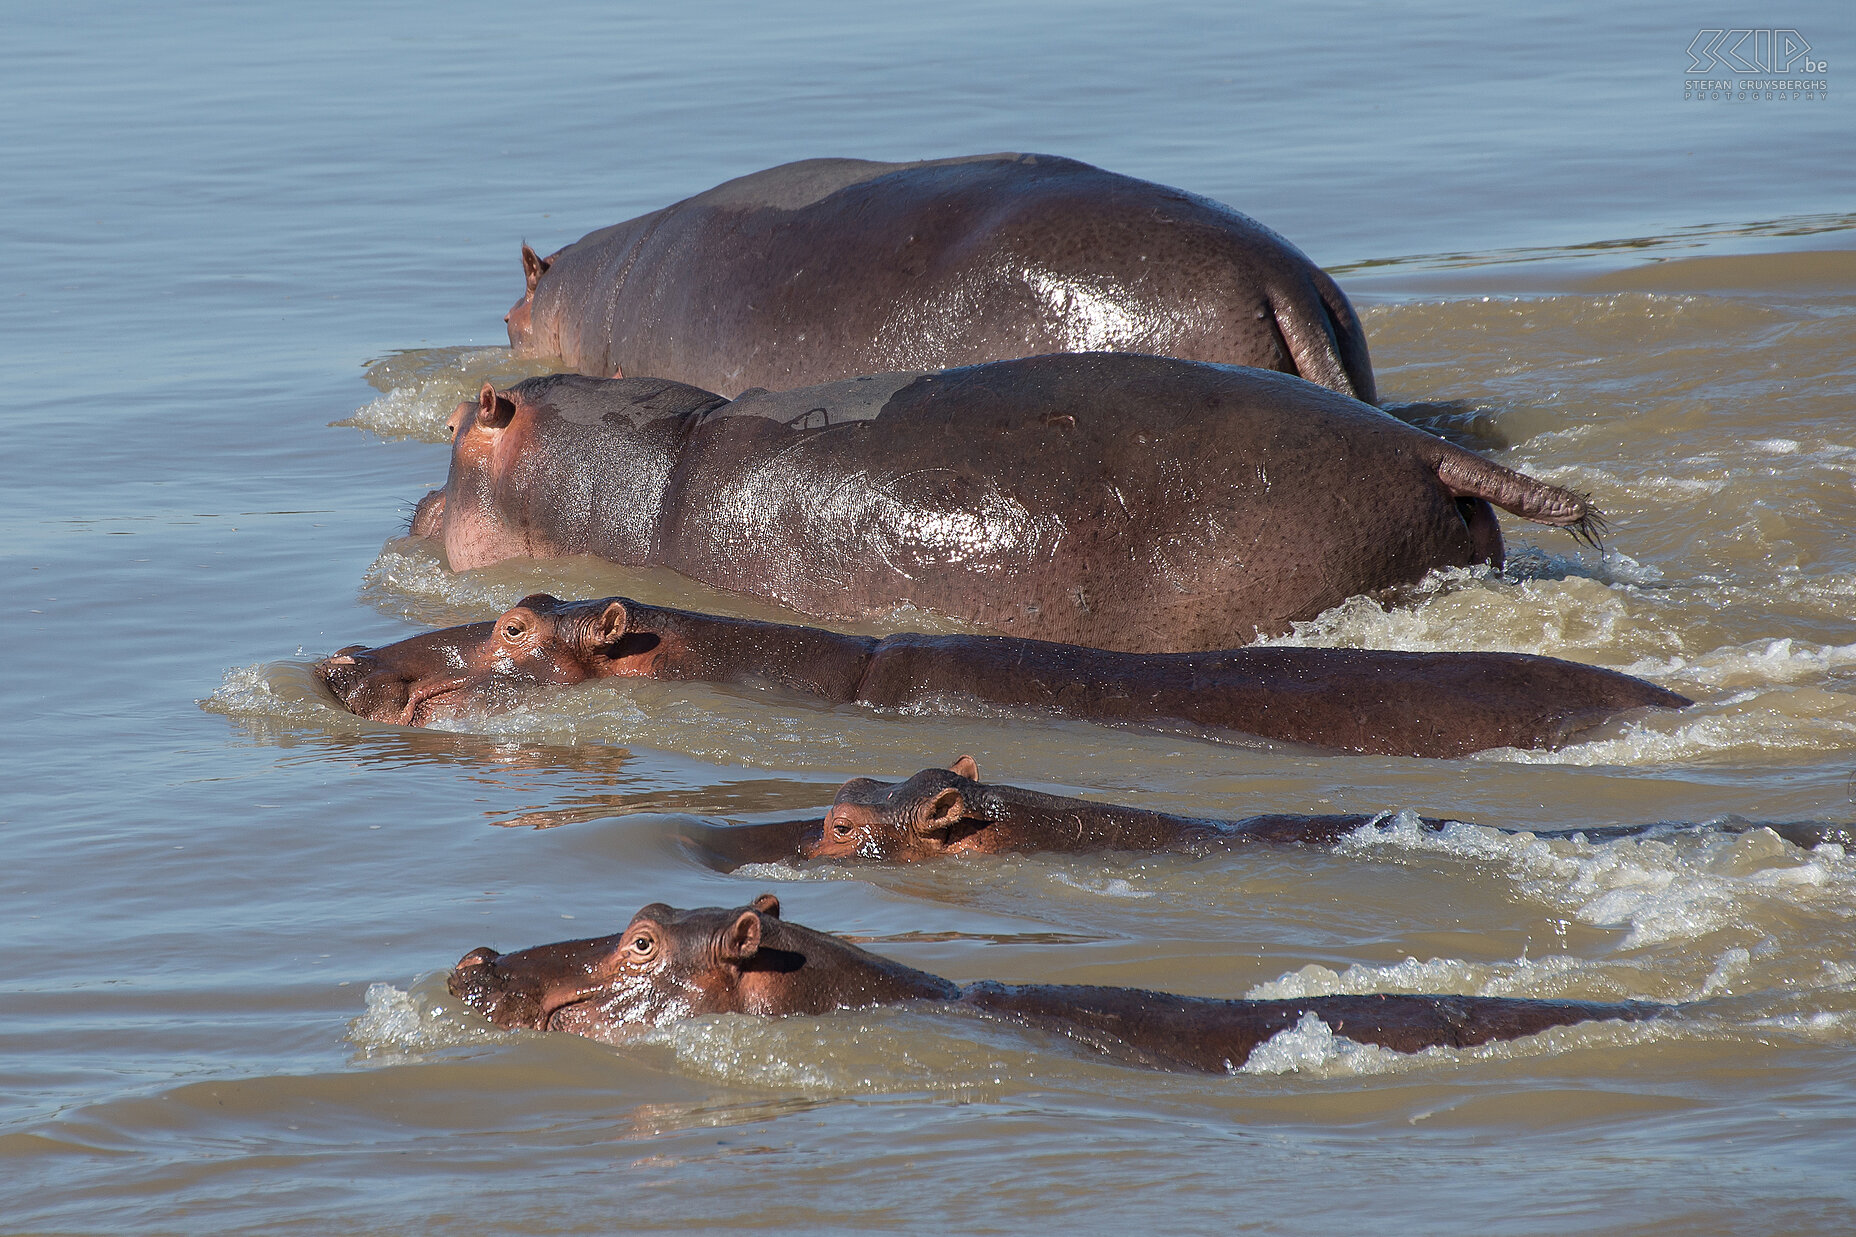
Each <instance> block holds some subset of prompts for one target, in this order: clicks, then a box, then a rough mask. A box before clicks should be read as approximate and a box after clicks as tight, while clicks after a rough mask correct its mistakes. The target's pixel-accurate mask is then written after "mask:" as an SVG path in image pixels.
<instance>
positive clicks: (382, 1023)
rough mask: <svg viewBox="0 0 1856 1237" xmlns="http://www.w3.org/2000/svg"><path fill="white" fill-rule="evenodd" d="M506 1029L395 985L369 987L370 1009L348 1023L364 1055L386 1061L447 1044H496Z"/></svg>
mask: <svg viewBox="0 0 1856 1237" xmlns="http://www.w3.org/2000/svg"><path fill="white" fill-rule="evenodd" d="M505 1034H506V1033H505V1032H502V1031H498V1030H496V1029H495V1028H494V1027H492V1026H490V1025H489V1024H487V1023H484V1022H481V1021H478V1020H476V1019H472V1020H469V1021H466V1020H465V1019H463V1018H460V1017H458V1016H457V1015H456V1014H455V1013H453V1012H452V1010H451V1009H450V1008H448V1007H447V1006H445V1005H444V1004H443V1003H442V1002H440V1001H439V1000H438V999H437V998H436V997H434V996H430V995H424V994H418V993H413V992H408V991H406V990H404V989H401V988H395V987H394V986H393V985H392V984H369V985H368V986H367V1009H366V1011H365V1012H363V1013H362V1014H361V1015H360V1016H359V1017H357V1018H355V1019H354V1020H353V1021H351V1022H350V1023H349V1024H348V1036H347V1038H348V1042H349V1043H351V1044H353V1045H354V1046H355V1049H356V1052H355V1056H356V1058H357V1059H358V1060H364V1061H370V1062H373V1063H375V1064H380V1065H400V1064H406V1063H411V1062H417V1061H422V1060H424V1059H425V1055H426V1054H427V1053H430V1052H434V1051H436V1050H438V1049H441V1048H456V1047H458V1046H460V1045H464V1044H487V1043H495V1042H496V1041H497V1040H498V1039H501V1038H502V1037H503V1036H504V1035H505Z"/></svg>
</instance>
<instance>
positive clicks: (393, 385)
mask: <svg viewBox="0 0 1856 1237" xmlns="http://www.w3.org/2000/svg"><path fill="white" fill-rule="evenodd" d="M559 368H560V366H559V364H558V363H557V362H554V361H549V360H546V359H543V358H538V357H518V356H516V354H515V353H514V352H513V351H511V350H510V349H508V348H495V347H486V348H478V347H458V348H418V349H412V350H409V351H405V352H396V353H393V354H392V355H391V356H388V357H385V358H383V359H382V360H378V361H374V362H372V363H371V364H369V366H368V370H367V380H368V382H369V383H371V384H373V386H374V387H375V388H376V389H378V390H380V391H381V392H382V394H381V396H380V397H379V398H378V399H375V400H371V401H370V402H368V403H366V404H363V405H361V407H359V408H357V409H356V410H355V412H354V415H353V416H351V417H348V418H347V419H345V420H342V421H336V422H334V424H336V425H339V426H347V427H351V428H354V429H362V430H367V431H368V432H370V433H373V434H378V435H379V436H380V437H382V438H417V439H421V440H423V441H425V442H445V441H447V439H448V435H447V434H446V433H445V421H446V419H447V418H448V417H450V415H451V410H452V409H453V408H455V407H457V405H458V404H459V403H460V402H461V401H463V400H466V399H473V398H475V397H476V394H477V392H478V390H479V388H481V387H482V386H483V384H484V383H486V382H490V383H494V384H495V385H496V386H498V387H504V386H509V385H511V384H513V383H516V382H519V381H521V380H522V379H524V378H531V377H534V376H535V375H537V374H548V373H553V372H554V371H555V370H557V369H559Z"/></svg>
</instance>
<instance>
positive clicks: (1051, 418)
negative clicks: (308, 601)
mask: <svg viewBox="0 0 1856 1237" xmlns="http://www.w3.org/2000/svg"><path fill="white" fill-rule="evenodd" d="M451 427H452V448H451V470H450V476H449V478H448V480H447V481H446V484H445V488H444V489H443V490H438V491H434V492H433V493H431V494H430V495H428V496H427V497H426V498H425V499H423V500H422V501H421V502H420V504H419V508H418V510H417V512H416V513H415V515H414V518H413V523H412V531H413V532H414V533H415V534H417V535H421V536H429V537H433V538H436V539H438V540H440V541H441V542H442V543H443V546H444V549H445V553H446V556H447V558H448V559H449V561H450V564H451V566H452V567H453V568H454V569H456V570H460V571H462V570H469V569H471V568H475V567H482V566H485V565H487V564H490V563H494V562H498V561H500V560H504V559H508V558H514V557H523V556H527V557H533V558H554V557H562V556H567V555H574V554H588V555H595V556H598V557H600V558H604V559H608V560H610V561H612V562H615V563H620V564H624V565H628V566H661V567H669V568H671V569H673V570H675V571H678V572H681V573H682V574H684V575H687V576H690V577H692V578H693V579H696V580H700V581H701V582H703V583H704V584H708V585H711V586H713V587H716V588H720V589H726V590H729V591H733V592H738V593H747V594H751V595H754V596H757V597H762V598H766V599H768V600H770V601H775V602H778V603H780V604H782V605H785V606H789V607H791V608H792V609H794V610H797V611H799V612H800V613H802V614H806V615H810V616H813V617H818V618H835V619H858V620H879V619H881V618H882V617H883V616H886V615H889V614H892V613H893V612H894V611H895V610H896V609H897V608H898V607H901V606H904V605H911V606H914V607H916V608H918V609H921V610H925V611H931V612H934V613H936V614H941V615H946V616H948V617H950V618H954V619H957V620H960V621H962V622H965V623H970V624H973V625H975V626H977V627H981V628H986V629H990V630H995V631H1000V632H1005V633H1009V634H1011V635H1018V636H1027V637H1032V638H1035V639H1041V640H1059V641H1064V642H1068V643H1072V644H1086V645H1091V646H1094V647H1097V648H1115V649H1128V650H1133V651H1139V652H1176V651H1181V650H1188V649H1215V648H1228V647H1230V646H1232V645H1237V644H1244V643H1247V642H1249V641H1251V640H1253V639H1255V638H1256V637H1257V636H1258V635H1264V636H1269V635H1277V634H1281V633H1282V632H1285V631H1287V630H1288V629H1289V626H1290V625H1291V624H1292V623H1294V622H1296V621H1297V620H1300V619H1307V618H1312V617H1314V616H1315V615H1317V614H1319V613H1321V612H1322V611H1323V610H1326V609H1328V608H1329V607H1331V606H1334V605H1337V604H1339V603H1340V602H1342V601H1344V600H1346V599H1347V598H1348V597H1351V596H1354V595H1355V594H1359V593H1382V592H1385V591H1387V590H1391V589H1394V588H1396V587H1397V586H1400V585H1405V584H1410V583H1413V582H1415V581H1417V580H1420V579H1422V578H1423V577H1424V575H1425V573H1426V572H1429V571H1431V570H1432V569H1434V568H1439V567H1452V566H1466V565H1468V564H1472V563H1481V562H1488V563H1495V564H1499V563H1500V562H1501V560H1502V535H1501V528H1500V526H1499V525H1498V523H1497V522H1496V519H1495V514H1494V512H1493V511H1491V510H1490V507H1489V504H1490V503H1494V504H1496V505H1497V506H1500V507H1502V508H1504V509H1505V510H1508V511H1511V512H1513V513H1515V514H1517V515H1521V516H1525V517H1526V518H1528V519H1531V520H1537V521H1540V522H1542V523H1546V524H1552V525H1560V526H1567V527H1570V528H1571V529H1572V530H1573V531H1574V533H1575V535H1586V536H1590V535H1591V534H1592V532H1593V530H1594V529H1595V528H1596V527H1597V526H1598V523H1599V517H1598V515H1597V512H1596V511H1595V510H1594V509H1593V508H1592V506H1591V504H1590V503H1588V502H1587V501H1586V500H1585V499H1583V498H1582V497H1580V496H1579V495H1577V494H1575V493H1573V492H1571V491H1569V490H1564V489H1560V488H1558V487H1555V486H1550V485H1547V484H1545V483H1543V482H1540V481H1536V480H1534V479H1533V478H1530V477H1526V476H1523V475H1521V474H1520V473H1517V472H1513V471H1511V470H1509V469H1506V468H1503V467H1501V466H1500V465H1498V464H1494V463H1491V462H1489V461H1488V460H1485V459H1483V458H1482V457H1481V456H1479V455H1476V454H1474V453H1472V452H1470V451H1466V450H1464V449H1463V448H1461V447H1458V446H1454V445H1452V444H1450V443H1447V442H1445V441H1443V440H1442V439H1440V438H1437V437H1435V436H1433V435H1431V434H1427V433H1425V432H1424V431H1422V430H1419V429H1415V428H1413V427H1412V426H1409V425H1406V424H1405V423H1403V422H1401V421H1398V420H1395V419H1394V418H1392V417H1390V416H1387V415H1386V414H1385V413H1382V412H1380V411H1379V410H1377V409H1375V408H1372V407H1370V406H1368V405H1366V404H1362V403H1360V402H1359V401H1358V400H1354V399H1349V398H1347V397H1346V396H1342V395H1336V394H1335V393H1334V392H1332V391H1327V390H1324V389H1322V388H1320V387H1317V386H1314V385H1313V384H1311V383H1307V382H1303V381H1302V380H1301V379H1299V378H1292V377H1289V376H1287V375H1284V374H1275V373H1270V372H1268V371H1265V370H1258V369H1244V368H1238V367H1232V366H1224V365H1209V364H1205V363H1202V362H1197V361H1181V360H1176V359H1172V358H1168V357H1153V356H1137V355H1132V354H1126V353H1084V354H1076V353H1068V354H1055V355H1050V356H1040V357H1031V358H1026V359H1021V360H1015V361H1000V362H996V363H993V364H990V365H976V366H971V367H968V368H965V369H956V370H949V371H946V372H944V373H937V374H884V375H877V376H868V377H865V378H859V379H852V380H849V381H846V382H842V383H835V384H831V385H828V386H823V387H814V388H808V389H806V390H803V391H788V392H783V393H779V394H771V393H767V392H755V393H750V394H748V395H744V396H742V397H741V398H739V399H736V400H734V401H733V402H726V401H723V400H722V399H721V398H720V397H719V396H715V395H711V394H710V393H709V392H707V391H701V390H698V389H696V388H694V387H688V386H683V385H680V384H677V383H672V382H666V381H663V380H660V379H647V378H627V379H597V378H586V377H581V376H578V375H551V376H548V377H543V378H531V379H529V380H528V381H526V382H523V383H520V384H518V385H516V386H515V387H512V388H511V389H509V390H508V391H505V392H501V393H499V392H497V391H496V390H495V389H494V388H492V387H490V386H488V385H486V386H485V387H484V388H483V390H482V391H481V392H480V394H479V397H478V400H477V401H476V402H475V403H471V402H469V401H466V402H465V403H463V404H460V405H459V406H458V410H457V412H456V413H454V414H453V419H452V422H451Z"/></svg>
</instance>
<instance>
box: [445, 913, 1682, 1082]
mask: <svg viewBox="0 0 1856 1237" xmlns="http://www.w3.org/2000/svg"><path fill="white" fill-rule="evenodd" d="M450 989H451V993H452V995H453V996H456V997H458V998H460V999H462V1000H463V1001H464V1002H465V1003H466V1004H468V1005H471V1006H472V1007H474V1008H475V1009H477V1010H478V1011H480V1012H481V1013H483V1014H485V1015H486V1016H488V1017H489V1019H490V1020H491V1021H492V1022H494V1023H495V1024H496V1025H497V1026H499V1027H503V1028H505V1029H507V1030H516V1029H526V1030H533V1031H571V1032H573V1033H574V1034H576V1035H584V1036H587V1037H588V1038H590V1039H598V1040H605V1041H608V1042H618V1041H620V1040H622V1039H624V1038H625V1036H626V1035H627V1033H628V1032H633V1031H636V1030H639V1029H642V1028H646V1027H656V1026H662V1025H664V1024H666V1023H668V1022H672V1021H675V1020H677V1019H680V1018H694V1017H700V1016H702V1015H704V1014H755V1015H759V1016H762V1017H782V1016H785V1015H789V1014H800V1015H811V1016H817V1015H820V1014H827V1013H830V1012H831V1011H833V1010H839V1009H864V1008H868V1007H870V1006H873V1005H894V1004H900V1003H902V1002H905V1001H937V1002H942V1003H945V1004H950V1005H959V1006H964V1007H966V1008H969V1009H973V1010H976V1011H979V1012H981V1013H984V1014H987V1015H990V1016H993V1017H997V1018H1000V1019H1004V1020H1007V1021H1011V1022H1016V1023H1020V1024H1023V1025H1028V1026H1032V1027H1036V1028H1039V1029H1042V1030H1048V1031H1053V1032H1056V1033H1059V1034H1063V1035H1067V1036H1070V1037H1071V1038H1073V1039H1075V1040H1077V1041H1079V1042H1081V1043H1083V1044H1085V1045H1087V1046H1089V1047H1091V1048H1094V1049H1095V1050H1097V1051H1099V1052H1102V1053H1104V1054H1106V1055H1108V1056H1111V1057H1114V1058H1116V1059H1119V1060H1123V1061H1126V1062H1129V1063H1131V1064H1138V1065H1146V1066H1152V1067H1156V1068H1160V1069H1175V1070H1201V1071H1205V1072H1208V1073H1224V1072H1229V1071H1231V1070H1234V1069H1236V1068H1237V1067H1239V1066H1241V1065H1242V1064H1243V1063H1244V1062H1245V1061H1246V1060H1248V1059H1249V1057H1250V1053H1251V1050H1252V1049H1254V1048H1255V1047H1256V1046H1257V1045H1258V1044H1261V1043H1263V1042H1264V1041H1265V1040H1267V1039H1269V1038H1270V1037H1271V1036H1272V1035H1275V1034H1276V1033H1277V1032H1279V1031H1283V1030H1287V1029H1289V1028H1291V1027H1294V1026H1295V1025H1296V1024H1298V1023H1299V1022H1300V1021H1301V1020H1302V1018H1303V1017H1304V1016H1306V1015H1308V1014H1313V1015H1314V1016H1315V1017H1317V1018H1319V1019H1320V1020H1321V1021H1322V1022H1324V1023H1326V1024H1327V1025H1328V1027H1329V1028H1331V1029H1332V1030H1333V1031H1334V1032H1335V1034H1337V1035H1344V1036H1346V1037H1347V1038H1348V1039H1352V1040H1356V1041H1359V1042H1361V1043H1368V1044H1377V1045H1379V1046H1380V1047H1383V1048H1389V1049H1392V1050H1394V1051H1396V1052H1418V1051H1421V1050H1423V1049H1425V1048H1433V1047H1440V1046H1447V1047H1459V1048H1461V1047H1470V1046H1473V1045H1475V1044H1482V1043H1487V1042H1488V1041H1490V1040H1499V1039H1515V1038H1518V1037H1520V1036H1523V1035H1532V1034H1534V1033H1536V1032H1539V1031H1544V1030H1546V1029H1547V1028H1549V1027H1556V1026H1567V1025H1570V1024H1572V1023H1577V1022H1588V1021H1593V1020H1600V1019H1622V1020H1625V1021H1637V1020H1641V1019H1645V1018H1653V1017H1657V1016H1659V1015H1662V1014H1665V1013H1668V1012H1670V1011H1671V1010H1673V1009H1675V1008H1677V1007H1675V1006H1670V1005H1659V1004H1650V1003H1639V1002H1621V1003H1597V1002H1589V1001H1557V1000H1525V999H1520V998H1514V997H1484V996H1414V995H1406V994H1394V993H1383V994H1375V995H1366V996H1317V997H1303V998H1300V999H1295V1000H1285V1001H1240V1000H1218V999H1214V998H1208V997H1191V996H1173V995H1170V994H1167V993H1163V992H1147V991H1143V990H1141V989H1138V988H1106V987H1087V986H1079V985H1057V984H1022V985H1021V984H1001V983H993V982H990V981H985V982H980V983H972V984H964V985H962V984H956V983H954V982H952V981H951V980H947V979H942V978H941V977H940V976H938V975H930V974H929V973H927V972H926V971H918V970H915V969H914V968H913V967H908V966H904V965H902V964H901V963H899V962H895V961H892V960H891V959H888V958H883V957H879V956H878V955H876V954H872V953H868V952H866V951H864V950H862V949H859V948H858V947H857V946H855V945H852V944H850V943H849V942H847V941H844V940H841V939H840V938H838V937H835V936H831V935H829V934H827V933H824V932H816V931H814V930H812V929H811V928H805V927H801V926H800V925H798V924H793V923H787V922H785V921H784V920H783V919H781V918H780V902H779V899H777V898H775V897H774V896H773V895H772V894H762V895H761V896H760V897H758V898H756V899H754V901H753V903H752V905H749V906H745V907H739V908H736V909H733V910H729V909H725V908H723V907H718V906H710V907H702V908H699V909H696V910H675V909H673V908H671V907H668V906H665V905H663V904H662V903H660V902H654V903H652V904H651V905H649V906H647V907H645V908H644V909H643V910H641V911H639V912H638V914H637V915H636V916H634V917H633V919H632V922H631V924H630V926H629V927H627V928H626V929H625V931H623V932H621V933H619V934H618V935H617V936H605V937H598V938H595V939H592V940H583V941H564V942H562V943H560V944H556V945H541V946H537V947H536V948H533V949H525V950H522V951H521V952H519V953H513V954H499V953H497V952H496V951H495V950H493V949H473V950H471V951H470V952H469V953H467V954H465V955H464V957H463V958H462V959H461V960H460V961H459V962H458V965H457V968H456V969H455V970H453V971H452V972H451V979H450Z"/></svg>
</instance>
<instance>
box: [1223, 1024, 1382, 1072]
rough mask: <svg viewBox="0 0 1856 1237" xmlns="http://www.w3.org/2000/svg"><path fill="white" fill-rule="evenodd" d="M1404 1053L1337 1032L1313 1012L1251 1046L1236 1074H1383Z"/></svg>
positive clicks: (1235, 1070)
mask: <svg viewBox="0 0 1856 1237" xmlns="http://www.w3.org/2000/svg"><path fill="white" fill-rule="evenodd" d="M1400 1055H1401V1054H1399V1053H1395V1052H1392V1051H1390V1050H1389V1049H1385V1048H1381V1047H1379V1046H1378V1045H1377V1044H1361V1043H1356V1042H1355V1041H1353V1040H1350V1039H1345V1038H1342V1037H1341V1036H1338V1035H1336V1034H1334V1029H1333V1028H1332V1027H1330V1026H1328V1024H1327V1023H1325V1022H1323V1021H1321V1019H1319V1018H1317V1017H1316V1016H1315V1015H1314V1014H1312V1013H1307V1014H1303V1015H1302V1020H1301V1021H1300V1022H1298V1023H1296V1024H1295V1025H1294V1026H1293V1027H1290V1028H1289V1029H1288V1030H1285V1031H1278V1032H1276V1034H1274V1035H1272V1036H1270V1037H1269V1038H1268V1039H1267V1040H1264V1041H1263V1042H1262V1043H1261V1044H1258V1045H1257V1046H1256V1047H1255V1048H1252V1049H1251V1050H1250V1056H1249V1057H1247V1058H1246V1059H1245V1061H1244V1063H1243V1064H1242V1065H1240V1066H1238V1067H1237V1068H1236V1069H1234V1070H1232V1071H1231V1072H1232V1073H1236V1074H1294V1073H1302V1072H1310V1071H1318V1072H1320V1073H1321V1074H1322V1075H1324V1076H1326V1077H1346V1076H1349V1075H1360V1074H1382V1073H1385V1072H1386V1071H1387V1070H1388V1069H1391V1068H1393V1067H1395V1066H1396V1065H1397V1064H1398V1058H1399V1056H1400Z"/></svg>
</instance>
